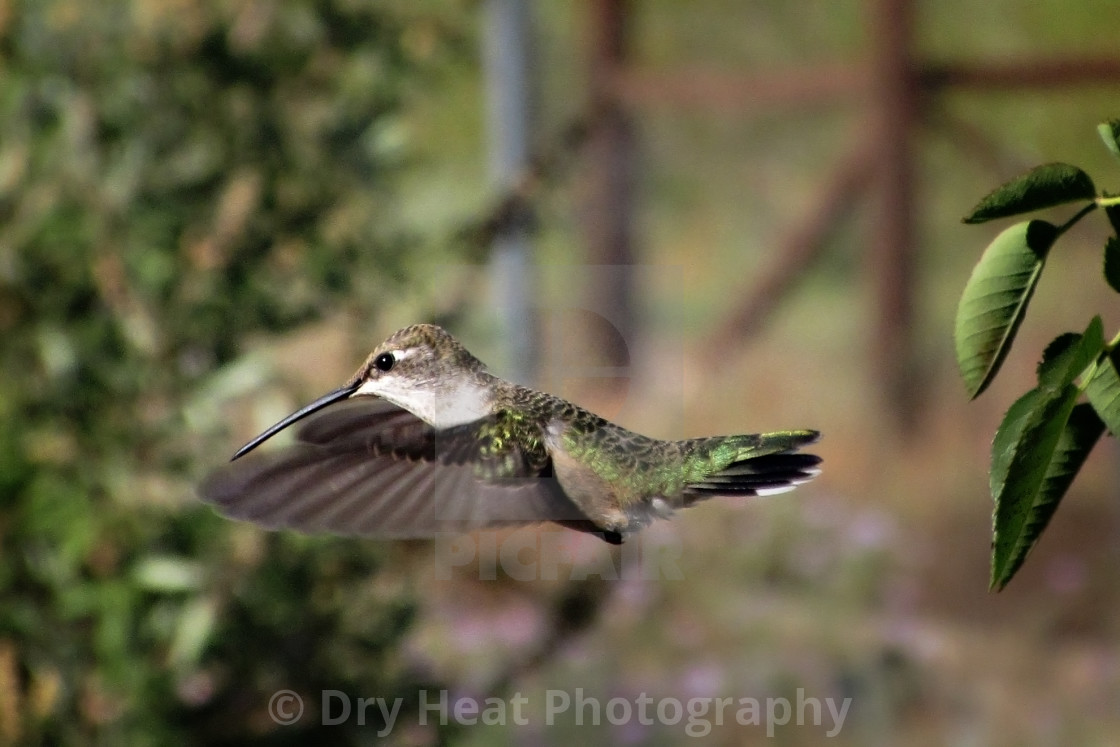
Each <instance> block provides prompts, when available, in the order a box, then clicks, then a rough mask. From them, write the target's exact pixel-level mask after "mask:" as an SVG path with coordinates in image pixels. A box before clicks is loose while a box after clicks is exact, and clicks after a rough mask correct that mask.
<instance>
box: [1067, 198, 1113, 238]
mask: <svg viewBox="0 0 1120 747" xmlns="http://www.w3.org/2000/svg"><path fill="white" fill-rule="evenodd" d="M1101 199H1102V198H1100V197H1098V198H1096V201H1094V202H1090V203H1089V204H1088V205H1086V206H1085V207H1083V208H1081V209H1080V210H1078V211H1077V213H1076V214H1074V216H1073V217H1072V218H1070V219H1069V220H1067V221H1066V222H1065V223H1063V224H1062V225H1060V226H1058V235H1059V236H1061V235H1062V234H1063V233H1065V232H1066V231H1068V230H1069V229H1070V228H1072V227H1073V224H1074V223H1077V221H1079V220H1081V219H1082V218H1084V217H1085V216H1086V215H1088V214H1089V213H1091V212H1093V211H1094V210H1096V209H1097V205H1098V202H1097V201H1099V200H1101ZM1103 199H1112V198H1103Z"/></svg>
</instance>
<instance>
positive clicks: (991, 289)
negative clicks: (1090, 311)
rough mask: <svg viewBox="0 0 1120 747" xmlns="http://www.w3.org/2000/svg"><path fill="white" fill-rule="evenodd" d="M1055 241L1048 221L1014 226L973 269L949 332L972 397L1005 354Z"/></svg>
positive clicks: (995, 242)
mask: <svg viewBox="0 0 1120 747" xmlns="http://www.w3.org/2000/svg"><path fill="white" fill-rule="evenodd" d="M1057 237H1058V229H1057V227H1055V226H1054V225H1053V224H1051V223H1047V222H1046V221H1041V220H1032V221H1029V222H1026V223H1017V224H1015V225H1014V226H1011V227H1010V228H1008V229H1006V230H1004V231H1003V232H1002V233H1000V235H999V236H997V237H996V238H995V240H994V241H992V243H991V244H989V245H988V248H987V249H985V250H984V254H983V256H981V257H980V261H979V262H978V263H976V267H975V268H973V270H972V276H971V277H969V279H968V283H967V284H966V285H965V288H964V293H963V294H961V300H960V303H959V304H958V306H957V319H956V323H955V325H954V331H953V336H954V338H955V341H956V349H957V366H958V367H959V368H960V372H961V377H962V378H963V379H964V382H965V386H966V387H967V388H968V394H969V396H970V397H973V398H975V397H977V396H978V395H979V394H980V393H981V392H983V391H984V389H986V388H987V386H988V384H989V383H991V380H992V378H993V377H994V376H995V375H996V372H997V371H998V370H999V367H1000V364H1002V363H1003V359H1004V358H1005V357H1006V356H1007V351H1008V350H1009V349H1010V347H1011V343H1012V341H1013V340H1014V339H1015V332H1016V331H1018V329H1019V324H1020V323H1021V322H1022V321H1023V315H1024V313H1025V312H1026V309H1027V303H1028V302H1029V301H1030V298H1031V294H1032V293H1034V289H1035V286H1036V285H1037V284H1038V278H1039V276H1040V275H1041V273H1042V267H1043V264H1044V263H1045V260H1046V254H1047V252H1049V250H1050V247H1051V246H1052V245H1053V243H1054V240H1055V239H1056V238H1057Z"/></svg>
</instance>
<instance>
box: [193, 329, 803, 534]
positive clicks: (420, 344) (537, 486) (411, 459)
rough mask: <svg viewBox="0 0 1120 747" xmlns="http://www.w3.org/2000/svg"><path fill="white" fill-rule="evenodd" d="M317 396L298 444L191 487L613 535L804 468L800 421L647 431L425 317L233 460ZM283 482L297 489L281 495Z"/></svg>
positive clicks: (290, 503) (365, 521)
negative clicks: (681, 432) (502, 371)
mask: <svg viewBox="0 0 1120 747" xmlns="http://www.w3.org/2000/svg"><path fill="white" fill-rule="evenodd" d="M367 395H372V396H367ZM346 399H349V400H350V402H349V403H347V404H345V405H342V404H339V405H334V403H335V402H340V401H341V400H346ZM360 401H364V402H365V403H366V404H361V402H360ZM389 403H392V404H389ZM332 405H334V406H333V407H332ZM394 405H395V406H394ZM321 409H326V411H325V412H324V413H323V414H321V415H318V416H316V417H315V418H314V419H312V420H310V421H308V423H307V424H306V425H305V426H303V427H302V428H301V429H300V431H299V433H298V438H299V440H300V443H297V444H296V445H294V446H292V447H288V449H287V450H286V451H280V452H278V453H276V454H274V455H271V457H270V458H267V459H266V458H263V457H262V458H260V459H257V460H256V461H254V462H252V463H251V464H249V465H244V463H237V464H233V465H230V466H229V467H228V468H226V470H224V471H219V472H218V473H216V474H215V475H214V476H212V477H211V479H209V480H208V481H207V483H206V484H204V486H203V488H202V494H203V497H204V498H206V499H207V500H210V501H211V502H213V503H215V504H217V505H218V506H219V507H220V508H221V509H222V510H223V511H225V512H226V513H228V514H229V515H231V516H235V517H239V518H248V519H250V520H253V521H258V522H259V523H262V524H265V525H267V526H289V527H294V528H299V529H326V530H330V531H340V532H346V533H357V534H366V535H372V536H385V537H388V536H431V535H432V534H434V533H436V532H438V531H439V530H440V528H441V527H444V528H446V527H448V526H450V524H447V523H446V521H447V518H448V517H453V518H454V519H455V522H456V523H455V524H454V526H455V527H456V528H460V529H473V528H479V527H484V526H498V525H503V524H522V523H528V522H531V521H545V520H552V521H556V522H558V523H561V524H564V525H565V526H570V527H573V528H577V529H582V530H584V531H594V532H598V533H600V534H601V535H602V536H603V537H604V538H605V539H607V540H608V541H612V542H617V541H621V536H622V535H623V534H625V533H627V532H631V531H635V530H637V529H639V528H641V526H643V525H644V524H646V523H648V522H649V521H650V520H651V519H653V518H656V517H659V516H668V515H669V514H671V513H672V511H673V510H674V509H677V508H681V507H685V506H689V505H692V504H693V503H695V502H697V501H699V500H703V499H705V498H708V497H711V496H715V495H762V494H769V493H774V492H781V491H784V490H788V489H792V488H793V487H795V486H796V485H799V484H801V483H803V482H806V481H808V480H809V479H811V478H812V477H814V476H815V475H816V474H817V473H818V472H819V470H818V469H817V467H816V465H817V464H818V463H819V461H820V460H819V459H818V458H817V457H815V456H813V455H809V454H802V453H798V449H800V448H801V447H803V446H805V445H806V444H809V443H812V442H813V441H815V440H816V439H817V437H818V434H817V433H816V432H815V431H808V430H798V431H780V432H775V433H767V434H751V435H733V436H716V437H708V438H694V439H688V440H683V441H662V440H658V439H653V438H648V437H646V436H642V435H640V434H638V433H634V432H632V431H629V430H626V429H625V428H622V427H620V426H618V425H615V424H614V423H611V422H609V421H607V420H605V419H603V418H601V417H599V416H598V415H595V414H593V413H590V412H588V411H587V410H584V409H582V408H580V407H578V406H576V405H574V404H572V403H571V402H568V401H566V400H563V399H561V398H559V397H555V396H553V395H550V394H546V393H543V392H538V391H534V390H532V389H528V388H526V387H522V386H518V385H516V384H512V383H510V382H507V381H504V380H502V379H499V378H497V377H495V376H493V375H491V374H490V373H488V372H487V371H486V369H485V367H484V366H483V365H482V363H481V362H480V361H478V359H476V358H475V357H474V356H472V355H471V354H470V353H469V352H467V350H466V349H465V348H464V347H463V346H462V345H460V344H459V343H458V341H456V340H455V339H454V338H453V337H451V336H450V335H449V334H447V333H446V332H444V331H443V330H442V329H440V328H439V327H434V326H432V325H415V326H412V327H407V328H405V329H403V330H400V331H399V332H397V333H395V334H394V335H392V336H391V337H390V338H389V339H388V340H386V341H385V342H384V343H382V344H381V345H379V346H378V347H377V348H376V349H375V350H374V351H373V353H371V354H370V356H369V358H368V359H367V360H366V362H365V364H364V365H363V366H362V368H360V369H359V370H358V372H357V373H355V375H354V377H353V378H352V379H351V380H350V381H349V382H348V383H347V384H346V385H344V386H343V387H340V388H339V389H337V390H335V391H334V392H331V393H330V394H328V395H326V396H324V397H321V398H319V399H318V400H316V401H315V402H313V403H312V404H310V405H308V406H307V407H305V408H303V409H301V410H300V411H298V412H296V413H294V414H293V415H291V416H289V417H288V418H285V419H284V420H282V421H281V422H280V423H277V424H276V425H275V426H273V427H272V428H270V429H268V430H267V431H265V432H264V433H263V434H262V435H261V436H258V437H257V438H256V439H254V440H253V441H251V442H250V443H249V444H247V445H246V446H245V447H243V448H242V449H241V450H240V451H239V452H238V453H237V454H236V455H235V459H236V458H238V457H240V456H242V455H243V454H245V453H247V452H249V451H251V450H252V449H254V448H255V447H256V446H257V445H258V444H259V443H261V442H262V441H264V440H266V439H267V438H269V437H270V436H271V435H272V434H274V433H275V432H277V431H279V430H282V429H283V428H286V427H287V426H289V425H291V424H292V423H294V422H296V421H297V420H300V419H302V418H304V417H306V416H308V415H311V414H312V413H314V412H317V411H318V410H321ZM246 461H250V460H246ZM243 465H244V466H243ZM433 474H434V475H436V477H432V475H433ZM294 486H301V487H300V490H301V491H302V494H301V495H293V496H291V497H289V498H286V497H285V494H284V491H288V492H291V491H292V490H293V487H294ZM441 522H444V523H441Z"/></svg>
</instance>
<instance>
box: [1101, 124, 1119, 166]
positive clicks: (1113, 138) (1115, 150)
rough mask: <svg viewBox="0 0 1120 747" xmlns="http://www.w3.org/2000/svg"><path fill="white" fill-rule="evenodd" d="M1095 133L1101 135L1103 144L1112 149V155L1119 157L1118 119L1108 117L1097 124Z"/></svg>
mask: <svg viewBox="0 0 1120 747" xmlns="http://www.w3.org/2000/svg"><path fill="white" fill-rule="evenodd" d="M1097 134H1099V135H1100V136H1101V140H1103V141H1104V144H1105V146H1106V147H1107V148H1108V149H1109V150H1110V151H1112V155H1114V156H1116V157H1117V158H1120V119H1110V120H1109V121H1107V122H1101V123H1100V124H1099V125H1097Z"/></svg>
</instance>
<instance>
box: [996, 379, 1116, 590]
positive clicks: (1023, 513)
mask: <svg viewBox="0 0 1120 747" xmlns="http://www.w3.org/2000/svg"><path fill="white" fill-rule="evenodd" d="M1078 394H1079V390H1078V388H1077V387H1076V386H1075V385H1073V384H1071V385H1069V386H1067V387H1066V388H1065V389H1063V390H1060V391H1057V392H1044V391H1042V390H1039V389H1034V390H1031V391H1030V392H1028V393H1027V394H1026V395H1024V396H1023V397H1021V398H1020V399H1019V400H1018V401H1017V402H1016V403H1015V404H1014V405H1012V407H1011V409H1010V410H1008V412H1007V416H1006V417H1005V418H1004V422H1003V424H1002V425H1001V426H1000V430H999V432H998V433H997V434H996V440H995V442H993V444H992V496H993V498H994V500H995V509H994V512H993V522H992V523H993V531H992V576H991V588H992V589H994V590H1000V589H1003V587H1005V586H1006V585H1007V582H1008V581H1010V580H1011V578H1012V577H1013V576H1014V575H1015V573H1016V572H1017V571H1018V570H1019V568H1020V567H1021V566H1022V564H1023V561H1024V559H1026V557H1027V553H1028V552H1030V550H1031V548H1032V547H1034V545H1035V543H1036V542H1037V541H1038V538H1039V536H1040V535H1041V534H1042V531H1043V530H1044V529H1045V528H1046V525H1047V524H1048V523H1049V522H1050V518H1051V517H1052V516H1053V515H1054V511H1055V510H1056V509H1057V508H1058V503H1059V502H1060V501H1061V499H1062V497H1063V496H1064V495H1065V493H1066V491H1067V490H1068V489H1069V486H1070V483H1072V482H1073V478H1074V476H1076V475H1077V472H1078V471H1079V470H1080V469H1081V465H1082V464H1084V462H1085V458H1086V457H1087V456H1088V454H1089V451H1090V450H1091V449H1092V448H1093V445H1094V444H1095V443H1096V442H1097V439H1098V438H1100V434H1101V432H1102V431H1103V430H1104V424H1103V423H1102V422H1101V419H1100V418H1099V417H1098V416H1097V414H1096V412H1094V411H1093V408H1092V406H1090V405H1089V404H1087V403H1083V404H1080V405H1077V404H1076V402H1077V397H1078Z"/></svg>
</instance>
